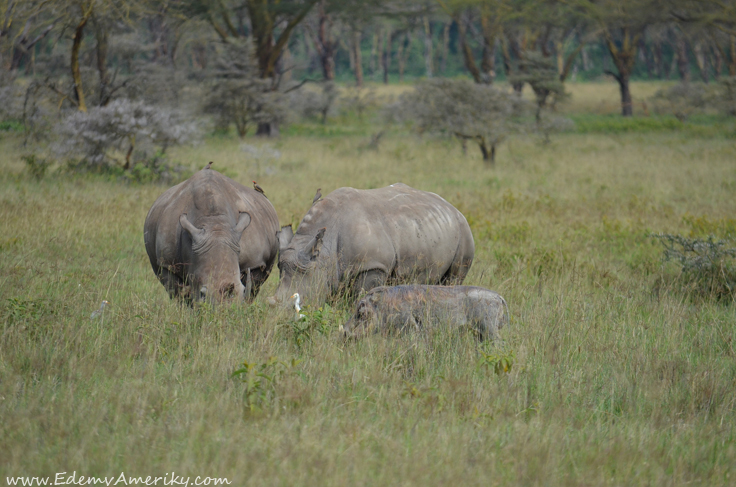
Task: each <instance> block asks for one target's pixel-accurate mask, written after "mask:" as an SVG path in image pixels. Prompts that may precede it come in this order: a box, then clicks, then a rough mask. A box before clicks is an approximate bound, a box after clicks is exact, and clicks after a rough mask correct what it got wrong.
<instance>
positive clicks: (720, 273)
mask: <svg viewBox="0 0 736 487" xmlns="http://www.w3.org/2000/svg"><path fill="white" fill-rule="evenodd" d="M654 237H655V238H657V239H658V240H659V241H660V242H661V243H662V245H663V246H664V255H663V260H664V262H669V261H676V262H678V263H679V264H680V266H681V267H682V276H683V278H684V279H685V283H686V284H687V285H688V286H690V287H691V288H692V289H693V290H694V291H695V292H696V293H697V294H700V295H702V296H706V297H707V296H712V297H715V298H717V299H720V298H724V297H732V298H733V297H735V296H736V295H734V289H736V247H734V242H733V240H731V239H725V240H716V239H715V237H713V236H709V237H707V238H705V239H702V238H687V237H683V236H681V235H671V234H659V235H654Z"/></svg>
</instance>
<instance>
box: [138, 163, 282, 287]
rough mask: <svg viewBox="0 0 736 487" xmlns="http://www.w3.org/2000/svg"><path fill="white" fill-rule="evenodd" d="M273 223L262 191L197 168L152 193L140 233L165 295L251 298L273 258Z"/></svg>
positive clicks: (273, 212) (276, 227)
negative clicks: (180, 180) (155, 195)
mask: <svg viewBox="0 0 736 487" xmlns="http://www.w3.org/2000/svg"><path fill="white" fill-rule="evenodd" d="M278 230H279V222H278V217H277V215H276V210H275V209H274V207H273V205H271V203H270V202H269V201H268V199H266V197H265V196H263V195H262V194H259V193H257V192H256V191H255V190H253V189H251V188H246V187H245V186H242V185H240V184H238V183H236V182H235V181H233V180H232V179H230V178H228V177H226V176H223V175H222V174H220V173H218V172H217V171H214V170H212V169H203V170H201V171H199V172H197V173H195V174H194V175H193V176H192V177H191V178H189V179H187V180H186V181H184V182H183V183H180V184H178V185H176V186H174V187H172V188H169V189H168V190H167V191H166V192H164V194H162V195H161V196H160V197H159V198H158V199H157V200H156V202H155V203H154V204H153V206H151V209H150V210H149V211H148V216H147V217H146V223H145V225H144V234H143V237H144V240H145V244H146V252H147V253H148V257H149V259H150V261H151V267H153V271H154V272H155V273H156V276H157V277H158V278H159V280H160V281H161V284H163V285H164V287H165V288H166V290H167V291H168V292H169V295H170V296H171V297H174V296H176V297H180V298H182V299H184V300H186V301H188V302H191V301H202V300H213V299H216V300H221V299H239V300H243V299H245V300H250V299H252V298H254V297H255V296H256V295H257V294H258V290H259V288H260V286H261V285H262V284H263V282H265V281H266V279H267V278H268V275H269V273H270V272H271V268H272V267H273V264H274V262H275V261H276V257H277V254H278V239H277V237H276V233H277V232H278Z"/></svg>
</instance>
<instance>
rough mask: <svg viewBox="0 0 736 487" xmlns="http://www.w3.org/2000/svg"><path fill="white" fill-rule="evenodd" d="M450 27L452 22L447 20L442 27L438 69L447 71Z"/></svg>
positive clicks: (443, 71)
mask: <svg viewBox="0 0 736 487" xmlns="http://www.w3.org/2000/svg"><path fill="white" fill-rule="evenodd" d="M450 27H452V22H447V23H446V24H445V26H444V28H443V29H442V58H441V59H442V60H441V61H440V71H441V72H442V73H445V72H446V71H447V56H448V54H449V53H450Z"/></svg>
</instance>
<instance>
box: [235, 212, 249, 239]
mask: <svg viewBox="0 0 736 487" xmlns="http://www.w3.org/2000/svg"><path fill="white" fill-rule="evenodd" d="M248 225H250V214H249V213H246V212H242V213H241V214H240V218H238V223H237V224H236V225H235V233H237V234H238V235H241V234H242V233H243V232H244V231H245V229H246V228H248Z"/></svg>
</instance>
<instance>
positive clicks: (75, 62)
mask: <svg viewBox="0 0 736 487" xmlns="http://www.w3.org/2000/svg"><path fill="white" fill-rule="evenodd" d="M91 15H92V10H91V9H90V11H89V13H87V14H86V15H84V16H83V17H82V19H81V20H80V22H79V24H77V27H76V28H75V29H74V41H73V42H72V58H71V63H70V67H71V71H72V80H73V81H74V98H75V99H76V101H77V108H78V109H79V111H81V112H86V111H87V104H86V103H85V101H84V90H83V88H82V73H81V72H80V70H79V49H80V48H81V47H82V38H83V37H84V26H85V25H87V21H88V20H89V18H90V16H91Z"/></svg>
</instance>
